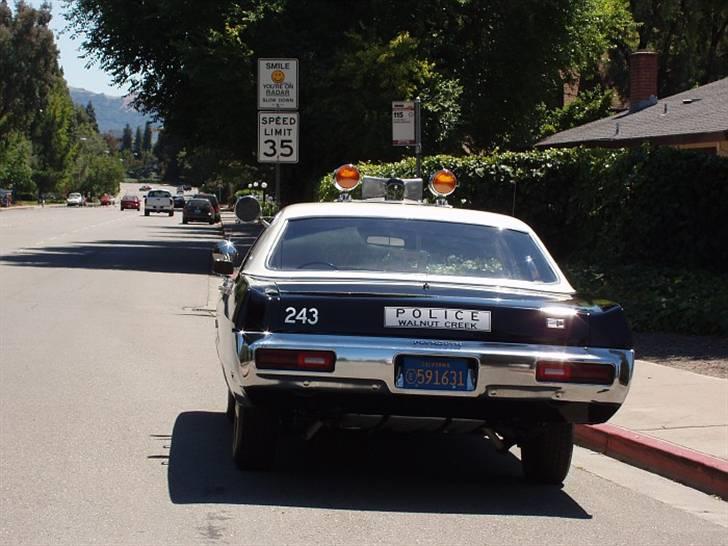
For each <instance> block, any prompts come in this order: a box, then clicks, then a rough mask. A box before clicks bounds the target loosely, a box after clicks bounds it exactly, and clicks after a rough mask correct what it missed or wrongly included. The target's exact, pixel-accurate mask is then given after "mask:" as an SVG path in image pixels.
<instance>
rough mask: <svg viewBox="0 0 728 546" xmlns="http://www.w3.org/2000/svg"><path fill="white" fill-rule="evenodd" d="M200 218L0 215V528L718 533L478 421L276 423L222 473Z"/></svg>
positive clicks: (100, 540) (384, 538)
mask: <svg viewBox="0 0 728 546" xmlns="http://www.w3.org/2000/svg"><path fill="white" fill-rule="evenodd" d="M218 236H219V235H218V231H217V229H216V227H214V226H205V225H188V226H183V225H181V216H180V215H179V214H176V215H175V216H174V217H172V218H169V217H167V216H161V215H160V216H154V215H153V216H150V217H144V216H143V214H140V213H137V212H136V211H125V212H120V211H119V210H118V208H116V207H113V208H103V209H102V208H93V209H92V208H88V209H66V208H46V209H43V210H38V209H35V210H26V211H7V212H5V211H4V212H2V213H0V543H2V544H8V545H11V544H12V545H17V544H73V545H78V544H243V543H251V544H283V543H297V544H300V543H327V544H333V543H335V544H365V543H366V544H370V543H395V544H403V543H406V544H414V543H426V544H445V543H447V544H670V545H672V544H725V543H726V541H727V540H728V511H727V510H726V504H725V503H723V502H721V501H718V500H716V499H713V498H710V497H707V496H705V495H702V494H701V493H697V492H695V491H692V490H689V489H687V488H685V487H683V486H679V485H677V484H673V483H671V482H668V481H667V480H664V479H663V478H658V477H655V476H652V475H649V474H648V473H645V472H642V471H638V470H635V469H632V468H630V467H627V466H625V465H622V464H621V463H618V462H614V461H610V460H608V459H605V458H604V457H602V456H598V455H595V454H591V453H589V452H586V451H585V450H581V449H579V450H577V451H576V454H575V467H574V468H573V469H572V472H571V474H570V475H569V477H568V479H567V481H566V484H565V486H564V488H563V489H553V488H544V487H533V486H528V485H526V484H525V483H524V482H523V480H522V478H521V474H520V467H519V463H518V459H517V457H516V455H515V454H508V455H498V454H496V453H495V452H494V451H493V450H492V449H491V448H490V447H489V446H488V445H487V444H485V443H484V442H481V441H479V440H478V439H476V438H447V437H433V436H418V437H391V436H380V437H375V438H372V439H370V440H369V441H366V440H365V439H363V438H361V437H359V436H341V435H340V436H336V437H328V438H327V437H323V438H319V439H318V440H317V441H315V442H313V443H312V444H304V443H302V442H301V441H297V440H293V439H291V440H289V441H287V442H286V444H285V445H284V449H283V450H282V453H281V455H280V458H279V461H278V465H277V466H278V468H277V470H276V471H274V472H270V473H263V474H255V473H240V472H238V471H236V470H235V469H234V467H233V464H232V462H231V460H230V455H229V444H230V427H229V424H228V422H227V421H226V419H225V416H224V414H223V410H224V405H225V387H224V381H223V378H222V376H221V372H220V369H219V364H218V362H217V356H216V354H215V347H214V318H213V316H212V313H211V311H210V309H212V308H213V307H214V302H213V301H212V299H213V298H214V296H215V294H216V289H215V288H216V285H215V280H214V279H213V278H210V277H209V276H208V275H207V268H208V261H207V258H208V251H209V248H210V246H211V243H212V241H214V240H215V239H216V238H217V237H218Z"/></svg>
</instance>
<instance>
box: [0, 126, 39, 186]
mask: <svg viewBox="0 0 728 546" xmlns="http://www.w3.org/2000/svg"><path fill="white" fill-rule="evenodd" d="M32 155H33V148H32V145H31V143H30V140H28V139H27V138H26V137H25V135H23V134H22V133H19V132H17V131H13V132H12V133H9V134H8V135H6V136H5V138H4V139H3V140H2V141H0V186H2V188H4V189H12V190H15V192H16V195H19V194H23V195H35V192H36V186H35V182H33V178H32V175H33V169H32Z"/></svg>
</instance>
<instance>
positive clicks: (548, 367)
mask: <svg viewBox="0 0 728 546" xmlns="http://www.w3.org/2000/svg"><path fill="white" fill-rule="evenodd" d="M536 381H548V382H551V383H591V384H596V385H611V384H612V383H613V382H614V366H612V365H611V364H584V363H581V362H559V361H550V360H540V361H538V362H537V363H536Z"/></svg>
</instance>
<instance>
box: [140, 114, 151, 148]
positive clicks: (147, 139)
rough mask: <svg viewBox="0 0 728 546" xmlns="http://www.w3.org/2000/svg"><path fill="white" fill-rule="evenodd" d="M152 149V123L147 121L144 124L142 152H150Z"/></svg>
mask: <svg viewBox="0 0 728 546" xmlns="http://www.w3.org/2000/svg"><path fill="white" fill-rule="evenodd" d="M151 151H152V123H151V122H149V121H147V122H146V123H145V124H144V136H143V137H142V152H144V153H145V154H148V153H149V152H151Z"/></svg>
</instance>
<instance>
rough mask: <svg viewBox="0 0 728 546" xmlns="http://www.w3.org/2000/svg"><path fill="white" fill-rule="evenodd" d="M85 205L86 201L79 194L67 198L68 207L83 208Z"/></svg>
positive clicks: (75, 193)
mask: <svg viewBox="0 0 728 546" xmlns="http://www.w3.org/2000/svg"><path fill="white" fill-rule="evenodd" d="M85 204H86V199H84V197H83V195H81V194H80V193H78V192H74V193H69V194H68V197H67V198H66V206H68V207H83V206H84V205H85Z"/></svg>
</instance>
